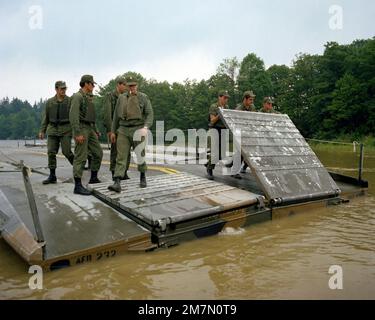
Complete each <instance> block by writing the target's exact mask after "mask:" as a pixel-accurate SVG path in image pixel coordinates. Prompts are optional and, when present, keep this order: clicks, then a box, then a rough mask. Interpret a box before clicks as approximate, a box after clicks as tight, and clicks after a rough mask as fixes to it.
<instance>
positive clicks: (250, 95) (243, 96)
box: [242, 90, 256, 99]
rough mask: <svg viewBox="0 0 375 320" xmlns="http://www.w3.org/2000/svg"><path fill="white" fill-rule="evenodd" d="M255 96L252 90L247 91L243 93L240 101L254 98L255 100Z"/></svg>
mask: <svg viewBox="0 0 375 320" xmlns="http://www.w3.org/2000/svg"><path fill="white" fill-rule="evenodd" d="M255 97H256V95H255V94H254V92H253V91H252V90H249V91H245V92H244V93H243V95H242V99H245V98H254V99H255Z"/></svg>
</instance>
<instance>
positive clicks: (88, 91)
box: [39, 75, 277, 195]
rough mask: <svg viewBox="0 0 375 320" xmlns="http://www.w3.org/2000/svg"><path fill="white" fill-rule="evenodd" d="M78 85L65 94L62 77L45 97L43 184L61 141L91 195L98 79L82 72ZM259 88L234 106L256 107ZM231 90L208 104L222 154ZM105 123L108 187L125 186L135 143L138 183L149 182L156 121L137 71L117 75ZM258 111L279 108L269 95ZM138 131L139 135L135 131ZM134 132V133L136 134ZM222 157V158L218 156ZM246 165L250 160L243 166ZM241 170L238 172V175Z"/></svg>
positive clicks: (99, 154) (96, 162)
mask: <svg viewBox="0 0 375 320" xmlns="http://www.w3.org/2000/svg"><path fill="white" fill-rule="evenodd" d="M79 85H80V89H79V91H78V92H76V93H75V94H73V96H72V97H68V96H67V95H66V90H67V86H66V83H65V82H64V81H57V82H56V83H55V90H56V95H55V96H54V97H52V98H50V99H49V100H47V103H46V108H45V112H44V115H43V119H42V125H41V129H40V133H39V137H40V139H44V137H45V135H46V134H47V135H48V140H47V148H48V167H49V169H50V174H49V176H48V178H47V179H46V180H44V181H43V184H50V183H56V181H57V179H56V154H57V153H58V151H59V148H60V146H61V149H62V153H63V154H64V156H65V157H66V158H67V159H68V161H69V162H70V163H71V164H72V166H73V176H74V184H75V186H74V193H76V194H80V195H90V194H91V192H90V191H89V190H87V189H86V188H85V187H83V185H82V180H81V179H82V174H83V170H84V168H85V164H86V161H87V159H90V161H89V162H90V164H89V167H90V170H91V177H90V181H89V184H95V183H100V182H101V181H100V180H99V178H98V172H99V169H100V166H101V162H102V158H103V151H102V148H101V146H100V143H99V137H100V132H99V130H98V128H97V126H96V123H97V118H96V114H95V107H94V101H93V98H94V95H93V90H94V88H95V85H96V82H95V81H94V78H93V76H92V75H83V76H82V77H81V81H80V83H79ZM255 97H256V96H255V94H254V93H253V92H252V91H246V92H244V94H243V97H242V103H240V104H238V105H237V107H236V110H241V111H249V112H257V108H256V107H255V106H254V99H255ZM228 99H229V94H228V92H227V91H220V92H219V94H218V101H217V102H216V103H214V104H213V105H211V107H210V109H209V119H208V122H209V127H210V129H214V130H217V131H218V136H219V144H218V145H219V155H221V141H220V140H221V130H222V129H224V128H225V125H224V123H223V122H222V120H221V119H220V116H219V114H218V110H219V108H228ZM103 112H104V117H103V120H104V126H105V128H106V131H107V136H108V139H109V140H110V141H111V153H110V171H111V172H112V179H113V184H112V185H110V186H109V187H108V189H109V190H111V191H115V192H121V180H127V179H129V176H128V174H127V171H128V169H129V164H130V158H131V154H130V152H131V149H133V150H134V151H135V154H136V157H137V163H138V171H139V172H140V187H141V188H145V187H147V182H146V170H147V165H146V162H145V147H146V140H147V139H146V137H147V131H148V129H149V128H150V127H151V125H152V123H153V118H154V115H153V108H152V105H151V102H150V99H149V98H148V96H147V95H146V94H144V93H142V92H139V91H138V85H137V81H136V80H135V79H134V78H133V77H127V78H124V77H118V78H117V79H116V88H115V89H114V90H113V91H112V92H109V93H108V94H106V96H105V97H104V103H103ZM259 112H267V113H277V111H275V110H274V109H273V101H272V99H271V98H270V97H265V98H264V99H263V106H262V108H261V109H260V110H259ZM135 134H137V135H138V137H136V136H135ZM72 137H73V138H74V140H75V148H74V153H73V152H72V150H71V141H72ZM135 137H136V138H135ZM219 160H221V158H220V157H219ZM215 164H216V163H214V161H213V160H212V157H211V156H210V157H209V159H208V163H207V164H206V167H207V177H208V179H210V180H212V179H213V170H214V169H215ZM245 171H246V163H244V165H243V166H242V168H241V172H245ZM236 176H237V175H236Z"/></svg>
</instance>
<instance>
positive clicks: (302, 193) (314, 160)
mask: <svg viewBox="0 0 375 320" xmlns="http://www.w3.org/2000/svg"><path fill="white" fill-rule="evenodd" d="M220 115H221V117H222V119H223V121H224V123H225V124H226V126H227V128H229V129H230V130H231V131H232V133H236V132H237V133H238V132H239V130H240V131H241V152H242V156H243V157H244V159H245V161H246V162H247V164H248V165H249V167H250V168H251V170H252V172H253V173H254V175H255V176H256V178H257V180H258V182H259V184H260V187H261V188H262V189H263V191H264V193H265V195H266V197H267V198H268V199H269V200H272V201H273V202H275V203H287V202H293V201H303V200H308V199H315V198H322V197H330V196H334V195H338V194H339V193H340V190H339V188H338V186H337V185H336V183H335V181H334V180H333V179H332V178H331V176H330V175H329V173H328V172H327V170H326V169H325V168H324V166H323V165H322V163H321V162H320V161H319V159H318V157H317V156H316V155H315V153H314V152H313V150H312V149H311V148H310V146H309V145H308V144H307V142H306V140H305V139H304V138H303V136H302V135H301V134H300V132H299V131H298V129H297V128H296V126H295V125H294V123H293V122H292V121H291V120H290V118H289V116H288V115H285V114H269V113H257V112H246V111H236V110H227V109H221V111H220ZM235 139H236V138H235ZM237 140H238V139H237Z"/></svg>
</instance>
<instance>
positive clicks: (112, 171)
mask: <svg viewBox="0 0 375 320" xmlns="http://www.w3.org/2000/svg"><path fill="white" fill-rule="evenodd" d="M111 173H112V180H113V181H115V171H114V170H111Z"/></svg>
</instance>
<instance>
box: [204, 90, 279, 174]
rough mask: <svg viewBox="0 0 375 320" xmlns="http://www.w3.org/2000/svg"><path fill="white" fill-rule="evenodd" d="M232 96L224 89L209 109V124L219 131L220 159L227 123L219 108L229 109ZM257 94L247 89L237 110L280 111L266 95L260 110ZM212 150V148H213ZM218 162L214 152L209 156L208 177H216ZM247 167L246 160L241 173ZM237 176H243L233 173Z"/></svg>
mask: <svg viewBox="0 0 375 320" xmlns="http://www.w3.org/2000/svg"><path fill="white" fill-rule="evenodd" d="M229 98H230V96H229V94H228V91H225V90H222V91H220V92H219V94H218V100H217V102H216V103H214V104H212V105H211V107H210V110H209V118H208V126H209V128H210V129H213V130H216V131H218V137H219V141H218V149H219V158H218V160H221V155H222V150H221V148H222V143H221V138H222V134H221V130H222V129H225V124H224V123H223V121H222V120H221V119H220V116H219V109H220V108H223V109H229V106H228V99H229ZM255 98H256V95H255V94H254V92H253V91H245V92H244V93H243V95H242V102H241V103H239V104H238V105H237V106H236V110H239V111H248V112H263V113H279V112H278V111H276V110H275V109H274V108H273V99H272V98H271V97H265V98H264V99H263V105H262V107H261V108H260V110H259V111H258V109H257V108H256V107H255V105H254V101H255ZM211 151H212V150H211ZM242 160H243V159H242ZM215 165H216V163H214V161H213V159H212V153H211V155H210V156H209V158H208V162H207V164H206V169H207V178H208V179H210V180H213V179H214V176H213V170H214V169H215ZM246 168H247V164H246V162H243V165H242V167H241V173H245V172H246ZM233 177H235V178H239V179H240V178H241V176H240V175H239V174H235V175H233Z"/></svg>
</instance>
